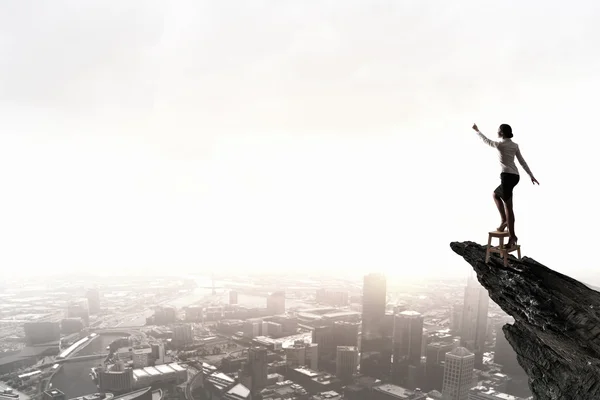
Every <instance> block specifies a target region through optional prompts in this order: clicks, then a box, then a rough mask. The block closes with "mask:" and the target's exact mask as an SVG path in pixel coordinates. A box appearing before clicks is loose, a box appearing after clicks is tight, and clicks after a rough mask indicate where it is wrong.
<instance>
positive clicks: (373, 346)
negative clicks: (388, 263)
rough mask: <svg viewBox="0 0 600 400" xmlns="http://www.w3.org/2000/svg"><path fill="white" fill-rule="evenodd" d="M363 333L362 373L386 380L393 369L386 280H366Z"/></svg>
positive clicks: (377, 277)
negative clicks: (389, 348) (387, 316)
mask: <svg viewBox="0 0 600 400" xmlns="http://www.w3.org/2000/svg"><path fill="white" fill-rule="evenodd" d="M362 300H363V307H362V333H361V338H360V373H361V374H362V375H366V376H371V377H375V378H379V379H386V378H388V377H389V375H390V370H391V354H388V352H387V349H386V347H387V341H388V338H387V335H386V333H385V326H384V319H385V306H386V303H387V301H386V279H385V276H383V275H381V274H369V275H366V276H365V277H364V281H363V296H362Z"/></svg>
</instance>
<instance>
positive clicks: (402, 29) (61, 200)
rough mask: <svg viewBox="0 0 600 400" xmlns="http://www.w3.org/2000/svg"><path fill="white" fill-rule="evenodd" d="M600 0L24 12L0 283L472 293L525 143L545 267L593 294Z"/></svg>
mask: <svg viewBox="0 0 600 400" xmlns="http://www.w3.org/2000/svg"><path fill="white" fill-rule="evenodd" d="M599 18H600V3H598V2H597V1H585V2H584V1H573V2H568V3H564V2H547V1H528V2H517V1H504V2H481V1H475V0H473V1H452V2H447V1H427V0H415V1H400V0H393V1H392V0H390V1H376V0H369V1H353V0H338V1H327V0H318V1H317V0H314V1H313V0H302V1H298V0H295V1H292V0H272V1H258V0H256V1H248V0H239V1H199V0H194V1H148V0H139V1H123V0H119V1H112V2H111V1H106V0H102V1H99V0H98V1H96V0H87V1H78V0H72V1H64V0H55V1H46V2H34V1H24V0H12V1H10V0H9V1H3V2H1V3H0V170H1V173H0V185H1V186H0V188H1V189H0V190H1V191H2V192H1V193H2V195H1V196H0V210H1V211H0V215H1V218H0V243H1V249H0V265H2V268H3V269H4V268H7V269H8V268H10V269H11V270H12V271H15V272H16V273H21V274H25V273H40V272H49V271H54V272H60V271H78V270H85V269H89V270H96V271H98V270H102V271H105V272H106V273H109V274H110V273H114V272H120V271H123V270H127V271H150V270H161V269H162V270H164V271H169V272H172V271H175V270H179V269H180V270H182V271H186V272H194V271H198V272H201V271H208V270H211V269H216V270H218V271H251V270H253V271H259V270H264V271H268V270H273V269H275V268H289V269H295V270H298V269H305V270H307V271H310V272H320V271H326V272H336V271H339V272H340V273H348V271H351V272H352V273H354V274H363V273H369V272H372V271H383V272H386V273H387V274H389V275H403V274H406V275H409V276H435V275H440V276H441V275H444V276H446V275H448V276H449V275H454V276H466V275H467V272H468V270H469V266H468V265H467V264H466V263H465V262H464V261H463V260H462V259H460V258H459V257H458V256H457V255H455V254H454V253H453V252H452V251H451V250H450V247H449V243H450V242H451V241H462V240H473V241H477V242H480V243H482V244H483V243H485V242H486V241H487V232H488V231H489V230H491V229H493V228H494V227H496V226H497V225H498V222H499V216H498V213H497V211H496V209H495V206H494V203H493V201H492V197H491V194H492V191H493V189H494V188H495V187H496V186H497V185H498V184H499V174H500V167H499V164H498V161H497V155H496V153H495V150H494V149H491V148H489V147H486V146H485V145H484V144H483V143H482V142H481V141H480V140H479V139H478V138H477V136H476V135H475V133H474V132H473V131H472V130H471V125H472V124H473V122H476V123H477V124H478V125H479V127H480V129H481V130H482V131H483V132H484V133H485V134H486V135H488V137H490V138H495V137H496V131H497V127H498V125H499V124H501V123H509V124H511V125H512V126H513V130H514V133H515V137H514V141H515V142H517V143H519V145H520V147H521V151H522V154H523V156H524V157H525V160H526V161H527V162H528V163H529V166H530V168H531V169H532V171H533V172H534V174H535V175H536V178H537V179H538V180H539V182H540V184H541V185H540V186H533V185H532V184H531V182H530V180H529V179H528V177H527V175H526V174H525V172H524V171H523V170H522V169H521V172H522V179H521V182H520V183H519V185H518V186H517V187H516V188H515V195H514V196H515V197H514V202H515V214H516V233H517V235H518V237H519V242H520V243H521V245H522V249H523V253H524V255H527V256H530V257H533V258H535V259H536V260H538V261H540V262H542V263H544V264H546V265H547V266H549V267H551V268H554V269H556V270H559V271H561V272H564V273H568V274H570V275H572V276H574V277H576V278H583V279H587V280H588V281H590V278H589V277H591V276H594V274H596V273H597V271H598V268H599V267H600V266H599V265H598V261H597V258H595V257H594V254H593V251H592V249H594V248H597V246H598V245H599V244H598V242H597V240H598V235H597V230H598V226H599V225H600V218H599V217H598V215H599V213H598V209H597V203H598V197H597V193H598V177H597V173H598V172H599V170H600V167H598V159H597V151H598V144H599V141H598V134H599V132H598V122H597V116H598V98H597V97H598V93H600V74H598V71H600V52H599V51H598V49H599V48H600V43H599V42H600V25H599V24H597V21H598V20H599ZM592 281H593V280H592Z"/></svg>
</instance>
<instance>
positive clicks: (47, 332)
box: [23, 322, 60, 346]
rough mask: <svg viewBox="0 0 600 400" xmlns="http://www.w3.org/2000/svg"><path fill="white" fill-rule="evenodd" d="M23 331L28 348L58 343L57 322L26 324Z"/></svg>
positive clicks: (58, 327) (58, 326) (58, 328)
mask: <svg viewBox="0 0 600 400" xmlns="http://www.w3.org/2000/svg"><path fill="white" fill-rule="evenodd" d="M23 330H24V331H25V342H26V343H27V345H28V346H37V345H39V344H45V343H57V342H59V341H60V324H59V323H58V322H26V323H25V325H23Z"/></svg>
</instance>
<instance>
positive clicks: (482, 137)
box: [473, 124, 500, 148]
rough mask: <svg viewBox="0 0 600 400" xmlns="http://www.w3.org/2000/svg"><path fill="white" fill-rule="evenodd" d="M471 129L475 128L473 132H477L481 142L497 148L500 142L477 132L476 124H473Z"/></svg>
mask: <svg viewBox="0 0 600 400" xmlns="http://www.w3.org/2000/svg"><path fill="white" fill-rule="evenodd" d="M473 129H474V130H475V132H477V135H479V137H480V138H481V140H483V142H484V143H485V144H487V145H488V146H490V147H494V148H497V147H498V145H499V144H500V142H495V141H493V140H491V139H488V138H487V137H486V136H485V135H484V134H483V133H481V132H479V128H478V127H477V125H476V124H473Z"/></svg>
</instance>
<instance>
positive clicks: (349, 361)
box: [335, 346, 358, 383]
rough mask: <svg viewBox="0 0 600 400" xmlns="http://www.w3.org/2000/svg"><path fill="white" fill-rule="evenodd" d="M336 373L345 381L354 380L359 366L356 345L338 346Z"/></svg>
mask: <svg viewBox="0 0 600 400" xmlns="http://www.w3.org/2000/svg"><path fill="white" fill-rule="evenodd" d="M335 365H336V371H335V375H336V376H337V377H338V378H339V379H340V380H341V381H342V382H343V383H349V382H352V377H353V376H354V374H355V373H356V367H357V366H358V348H357V347H355V346H338V347H337V354H336V362H335Z"/></svg>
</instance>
